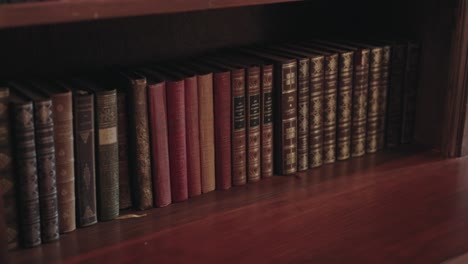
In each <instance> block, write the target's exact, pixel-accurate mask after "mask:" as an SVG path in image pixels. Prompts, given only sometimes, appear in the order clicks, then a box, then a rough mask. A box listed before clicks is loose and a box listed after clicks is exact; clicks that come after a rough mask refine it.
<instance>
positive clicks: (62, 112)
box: [52, 92, 76, 233]
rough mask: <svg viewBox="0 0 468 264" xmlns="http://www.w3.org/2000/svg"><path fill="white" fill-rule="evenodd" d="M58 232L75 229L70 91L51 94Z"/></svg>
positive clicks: (71, 99)
mask: <svg viewBox="0 0 468 264" xmlns="http://www.w3.org/2000/svg"><path fill="white" fill-rule="evenodd" d="M52 104H53V106H54V110H53V114H54V141H55V154H56V155H55V159H56V163H57V165H56V166H57V192H58V213H59V231H60V233H66V232H71V231H73V230H75V229H76V212H75V166H74V165H75V162H74V156H75V155H74V150H73V109H72V108H73V98H72V93H71V92H66V93H60V94H55V95H53V96H52Z"/></svg>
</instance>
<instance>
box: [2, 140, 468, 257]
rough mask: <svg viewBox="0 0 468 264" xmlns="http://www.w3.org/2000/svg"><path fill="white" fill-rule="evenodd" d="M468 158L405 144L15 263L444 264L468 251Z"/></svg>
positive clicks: (199, 201)
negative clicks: (443, 155) (444, 156)
mask: <svg viewBox="0 0 468 264" xmlns="http://www.w3.org/2000/svg"><path fill="white" fill-rule="evenodd" d="M467 172H468V158H460V159H448V160H445V159H442V158H441V157H440V154H439V153H434V152H431V151H425V150H420V149H418V150H416V149H414V148H411V147H405V148H402V149H399V150H396V151H386V152H383V153H379V154H376V155H368V156H365V157H363V158H357V159H352V160H349V161H345V162H337V163H336V164H331V165H326V166H323V167H321V168H319V169H315V170H309V171H308V172H307V173H301V174H298V175H297V176H293V177H279V176H278V177H273V178H272V179H267V180H263V181H261V182H259V183H256V184H248V185H247V186H244V187H236V188H232V189H231V190H229V191H216V192H212V193H208V194H205V195H202V196H199V197H196V198H193V199H190V200H189V201H187V202H183V203H178V204H173V205H170V206H168V207H165V208H158V209H152V210H148V211H142V212H127V213H128V214H139V215H146V216H144V217H141V218H131V219H125V220H114V221H111V222H106V223H99V224H97V225H94V226H91V227H88V228H83V229H78V230H77V231H75V232H72V233H69V234H65V235H63V236H62V237H61V239H60V241H58V242H55V243H51V244H45V245H43V246H41V247H37V248H33V249H19V250H15V251H12V252H10V253H9V257H10V258H11V260H12V263H61V262H63V263H154V261H157V262H158V263H191V262H193V261H194V260H197V263H198V262H200V263H266V262H268V263H270V262H271V263H351V262H350V261H349V260H350V259H352V260H353V261H352V263H425V264H427V263H441V262H442V261H444V260H446V259H449V258H452V257H454V256H457V255H460V254H462V253H463V252H465V251H468V178H467Z"/></svg>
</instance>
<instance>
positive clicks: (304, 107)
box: [297, 58, 310, 171]
mask: <svg viewBox="0 0 468 264" xmlns="http://www.w3.org/2000/svg"><path fill="white" fill-rule="evenodd" d="M309 68H310V59H309V58H307V59H300V60H298V74H297V80H298V83H297V96H298V97H297V170H298V171H305V170H307V169H308V168H309V103H310V102H309V97H310V94H309V93H310V87H309V85H310V79H309V78H310V77H309V74H310V72H309V71H310V70H309Z"/></svg>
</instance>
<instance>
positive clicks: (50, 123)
mask: <svg viewBox="0 0 468 264" xmlns="http://www.w3.org/2000/svg"><path fill="white" fill-rule="evenodd" d="M34 121H35V132H36V152H37V177H38V183H39V204H40V211H41V236H42V242H51V241H54V240H57V239H58V238H59V226H58V225H59V223H58V221H59V220H58V204H57V178H56V177H57V176H56V168H55V145H54V120H53V115H52V101H51V100H50V99H47V100H40V101H36V102H35V103H34Z"/></svg>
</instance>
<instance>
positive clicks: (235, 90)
mask: <svg viewBox="0 0 468 264" xmlns="http://www.w3.org/2000/svg"><path fill="white" fill-rule="evenodd" d="M231 89H232V101H231V108H232V111H231V126H232V139H231V140H232V154H231V157H232V183H233V185H235V186H239V185H244V184H246V182H247V156H246V153H247V151H246V149H247V147H246V146H247V142H246V119H245V116H246V107H245V106H246V101H245V95H246V91H245V69H235V70H232V72H231Z"/></svg>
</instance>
